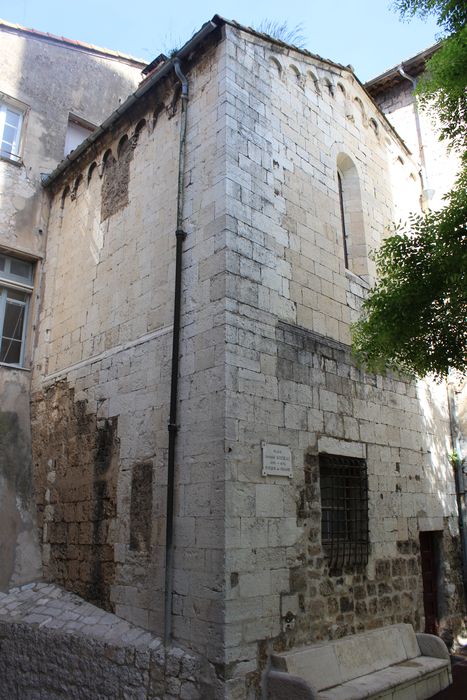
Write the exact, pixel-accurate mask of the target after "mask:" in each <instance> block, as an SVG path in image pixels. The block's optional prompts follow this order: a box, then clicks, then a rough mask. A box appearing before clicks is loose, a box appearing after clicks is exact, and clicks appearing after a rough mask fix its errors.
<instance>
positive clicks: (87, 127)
mask: <svg viewBox="0 0 467 700" xmlns="http://www.w3.org/2000/svg"><path fill="white" fill-rule="evenodd" d="M95 130H96V127H95V126H94V125H93V124H91V123H90V122H86V121H84V119H80V118H79V117H75V116H73V115H72V114H70V116H69V118H68V126H67V130H66V136H65V151H64V155H65V156H67V155H68V154H69V153H71V151H74V150H75V149H76V148H78V146H79V145H80V144H81V143H83V141H84V140H85V139H87V138H88V136H90V135H91V134H92V132H93V131H95Z"/></svg>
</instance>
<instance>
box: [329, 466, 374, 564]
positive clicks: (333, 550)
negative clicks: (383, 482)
mask: <svg viewBox="0 0 467 700" xmlns="http://www.w3.org/2000/svg"><path fill="white" fill-rule="evenodd" d="M319 478H320V489H321V542H322V546H323V550H324V552H325V554H326V556H327V557H328V560H329V568H330V569H331V570H334V571H335V570H341V569H343V568H344V567H353V568H361V567H363V566H365V565H366V564H367V563H368V552H369V537H368V476H367V468H366V461H365V460H364V459H359V458H356V457H341V456H338V455H329V454H320V455H319Z"/></svg>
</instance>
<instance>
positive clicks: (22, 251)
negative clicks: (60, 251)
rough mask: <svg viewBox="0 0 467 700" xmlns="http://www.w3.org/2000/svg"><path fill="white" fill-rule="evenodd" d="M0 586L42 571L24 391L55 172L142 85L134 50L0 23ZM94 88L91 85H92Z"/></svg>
mask: <svg viewBox="0 0 467 700" xmlns="http://www.w3.org/2000/svg"><path fill="white" fill-rule="evenodd" d="M0 47H1V54H2V70H1V74H0V396H1V404H0V558H1V564H0V590H4V589H5V588H8V587H9V586H12V585H15V584H19V583H23V582H25V581H28V580H30V579H31V577H34V575H36V576H37V575H39V571H40V568H39V565H40V554H39V551H38V541H37V536H36V532H35V524H34V522H35V516H34V515H33V514H34V512H35V505H34V498H33V493H32V490H33V489H32V478H31V443H30V414H29V396H30V394H29V387H30V377H31V368H32V355H33V349H34V344H35V339H36V329H37V320H38V313H39V303H40V298H39V295H40V289H41V277H42V263H43V259H44V256H45V252H46V238H47V226H46V224H47V217H48V202H47V196H46V195H45V194H44V191H43V188H42V184H41V175H42V174H44V173H48V172H50V171H51V170H53V169H54V168H55V166H56V164H57V163H58V162H59V161H61V160H62V159H63V157H64V156H65V155H67V154H68V153H69V152H70V151H71V150H72V149H74V148H75V147H76V145H77V144H78V143H80V142H81V141H82V140H83V138H86V136H87V135H89V134H90V133H91V131H92V130H94V129H95V127H96V126H97V125H98V124H100V123H101V122H102V121H103V120H104V119H105V118H106V116H107V115H108V113H109V112H110V111H111V110H113V109H116V107H118V104H119V102H121V101H123V100H124V99H126V97H127V95H128V93H129V92H131V91H132V90H133V89H134V88H135V87H136V85H137V84H138V82H139V80H140V77H141V70H142V68H143V67H144V64H143V63H141V62H140V61H137V60H136V59H133V58H131V57H130V56H125V55H123V54H118V53H116V52H112V51H109V50H107V49H100V48H98V47H95V46H90V45H87V44H82V43H80V42H77V41H70V40H67V39H63V38H62V37H56V36H53V35H50V34H45V33H43V32H38V31H35V30H32V29H25V28H24V27H20V26H18V25H13V24H10V23H8V22H5V21H3V20H1V21H0ZM90 86H92V90H90V89H89V88H90Z"/></svg>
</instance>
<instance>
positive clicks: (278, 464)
mask: <svg viewBox="0 0 467 700" xmlns="http://www.w3.org/2000/svg"><path fill="white" fill-rule="evenodd" d="M261 449H262V451H263V476H288V477H289V479H291V478H292V476H293V474H292V453H291V451H290V447H286V446H285V445H270V444H268V443H267V442H263V443H261Z"/></svg>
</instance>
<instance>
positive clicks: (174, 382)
mask: <svg viewBox="0 0 467 700" xmlns="http://www.w3.org/2000/svg"><path fill="white" fill-rule="evenodd" d="M174 69H175V73H176V75H177V78H178V79H179V80H180V83H181V85H182V94H181V99H182V105H181V115H180V143H179V158H178V191H177V228H176V231H175V236H176V250H175V292H174V313H173V334H172V374H171V381H170V416H169V425H168V430H169V449H168V455H167V506H166V530H165V606H164V640H165V643H166V644H168V643H169V642H170V640H171V638H172V588H173V533H174V492H175V483H174V482H175V447H176V441H177V432H178V425H177V403H178V372H179V348H180V307H181V291H182V254H183V241H184V240H185V238H186V233H185V232H184V231H183V229H182V223H183V194H184V187H185V144H186V116H187V108H188V80H187V78H186V76H185V75H184V74H183V73H182V70H181V68H180V61H179V59H178V58H175V59H174Z"/></svg>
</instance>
